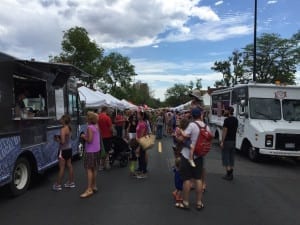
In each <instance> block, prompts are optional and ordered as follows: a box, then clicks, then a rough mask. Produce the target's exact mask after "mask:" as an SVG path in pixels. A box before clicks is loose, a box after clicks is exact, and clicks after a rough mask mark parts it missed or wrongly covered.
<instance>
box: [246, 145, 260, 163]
mask: <svg viewBox="0 0 300 225" xmlns="http://www.w3.org/2000/svg"><path fill="white" fill-rule="evenodd" d="M248 157H249V159H251V160H252V161H253V162H257V161H258V160H259V153H258V151H257V150H256V149H255V148H253V147H252V146H251V145H249V147H248Z"/></svg>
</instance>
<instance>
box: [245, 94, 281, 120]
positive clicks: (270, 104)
mask: <svg viewBox="0 0 300 225" xmlns="http://www.w3.org/2000/svg"><path fill="white" fill-rule="evenodd" d="M250 117H251V118H252V119H262V120H274V121H276V120H280V119H281V110H280V101H279V100H278V99H273V98H251V99H250Z"/></svg>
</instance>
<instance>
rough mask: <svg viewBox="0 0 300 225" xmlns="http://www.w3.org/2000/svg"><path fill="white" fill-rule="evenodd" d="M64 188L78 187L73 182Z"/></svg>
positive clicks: (66, 184)
mask: <svg viewBox="0 0 300 225" xmlns="http://www.w3.org/2000/svg"><path fill="white" fill-rule="evenodd" d="M64 187H65V188H75V187H76V185H75V183H74V182H71V183H69V182H68V183H65V184H64Z"/></svg>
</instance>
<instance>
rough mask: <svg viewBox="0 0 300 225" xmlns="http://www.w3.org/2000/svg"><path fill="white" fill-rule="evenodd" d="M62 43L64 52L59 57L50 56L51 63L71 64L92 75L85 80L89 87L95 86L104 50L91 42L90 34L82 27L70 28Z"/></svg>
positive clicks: (65, 33)
mask: <svg viewBox="0 0 300 225" xmlns="http://www.w3.org/2000/svg"><path fill="white" fill-rule="evenodd" d="M63 33H64V34H63V40H62V43H61V46H62V50H63V52H62V53H60V55H59V56H54V57H53V56H50V57H49V58H50V61H51V62H63V63H70V64H73V65H74V66H76V67H78V68H80V69H82V70H83V71H85V72H87V73H89V74H91V75H92V76H91V77H90V78H89V79H86V80H84V81H85V82H86V84H87V85H89V86H93V84H94V83H95V82H96V81H97V80H98V79H99V78H100V77H99V74H97V70H98V67H99V65H100V63H101V61H102V58H103V52H104V50H103V49H102V48H100V47H98V45H97V44H96V42H95V41H91V40H90V38H89V36H88V32H87V31H86V30H85V29H84V28H82V27H74V28H70V29H69V30H67V31H64V32H63Z"/></svg>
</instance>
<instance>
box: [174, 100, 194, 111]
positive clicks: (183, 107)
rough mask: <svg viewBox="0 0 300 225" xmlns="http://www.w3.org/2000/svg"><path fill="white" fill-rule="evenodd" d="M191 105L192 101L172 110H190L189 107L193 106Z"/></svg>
mask: <svg viewBox="0 0 300 225" xmlns="http://www.w3.org/2000/svg"><path fill="white" fill-rule="evenodd" d="M191 103H192V100H191V101H188V102H186V103H184V104H181V105H179V106H176V107H173V108H172V110H173V111H182V110H184V109H187V108H189V106H190V105H191Z"/></svg>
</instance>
